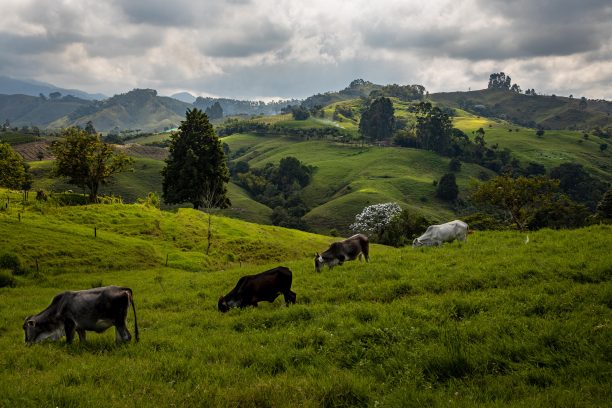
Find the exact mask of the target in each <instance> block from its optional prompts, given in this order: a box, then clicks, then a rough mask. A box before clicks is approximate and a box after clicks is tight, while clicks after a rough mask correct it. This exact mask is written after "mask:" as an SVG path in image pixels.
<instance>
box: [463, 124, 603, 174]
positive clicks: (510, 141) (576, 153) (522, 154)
mask: <svg viewBox="0 0 612 408" xmlns="http://www.w3.org/2000/svg"><path fill="white" fill-rule="evenodd" d="M453 124H454V126H455V127H457V128H459V129H461V130H463V131H464V132H465V133H466V134H468V135H469V136H470V137H473V135H472V132H473V131H475V130H477V129H478V128H483V129H484V131H485V140H486V142H487V144H488V145H489V146H491V145H494V144H498V145H499V147H500V148H508V149H510V150H511V151H512V155H513V156H514V157H516V158H518V159H519V160H520V161H521V163H522V164H523V165H526V164H527V163H529V162H536V163H540V164H543V165H544V166H545V167H546V168H547V169H551V168H553V167H556V166H558V165H560V164H562V163H568V162H571V163H579V164H582V165H583V166H584V167H585V168H587V169H588V170H589V171H590V172H592V173H594V174H596V175H598V176H599V177H600V178H602V179H603V180H612V155H610V153H609V152H605V153H602V152H601V151H600V150H599V145H600V144H601V143H603V142H604V140H603V139H600V138H598V137H595V136H590V137H589V138H588V139H587V140H585V139H584V138H583V134H584V132H578V131H572V130H546V131H545V132H544V136H542V137H541V138H540V137H537V136H536V134H535V132H536V131H535V130H534V129H530V128H523V127H520V126H517V125H514V124H512V123H509V122H506V121H502V120H493V119H489V118H485V117H478V116H473V115H471V114H469V113H464V114H462V115H461V116H458V117H455V118H454V121H453ZM508 129H512V131H511V132H510V131H508Z"/></svg>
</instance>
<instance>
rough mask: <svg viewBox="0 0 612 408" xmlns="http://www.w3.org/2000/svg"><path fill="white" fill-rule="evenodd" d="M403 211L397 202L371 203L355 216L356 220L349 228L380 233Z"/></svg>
mask: <svg viewBox="0 0 612 408" xmlns="http://www.w3.org/2000/svg"><path fill="white" fill-rule="evenodd" d="M401 212H402V209H401V208H400V206H399V205H398V204H397V203H383V204H374V205H369V206H367V207H365V208H364V209H363V210H362V211H361V212H360V213H359V214H357V215H356V216H355V222H354V223H353V224H351V225H350V226H349V228H350V229H351V230H353V231H355V232H363V233H365V234H368V235H379V234H380V233H381V232H382V231H383V229H384V228H385V227H386V226H387V224H389V223H390V222H391V221H392V220H393V219H394V218H395V217H396V216H398V215H399V214H400V213H401Z"/></svg>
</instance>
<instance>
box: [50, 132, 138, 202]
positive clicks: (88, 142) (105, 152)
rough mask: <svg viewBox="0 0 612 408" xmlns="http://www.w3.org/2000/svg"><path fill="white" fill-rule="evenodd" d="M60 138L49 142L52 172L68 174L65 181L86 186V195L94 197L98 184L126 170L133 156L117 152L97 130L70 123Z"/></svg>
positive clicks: (93, 200) (62, 175) (57, 174)
mask: <svg viewBox="0 0 612 408" xmlns="http://www.w3.org/2000/svg"><path fill="white" fill-rule="evenodd" d="M61 136H62V139H61V140H60V141H57V142H54V143H53V144H52V145H51V150H52V151H53V154H54V155H55V158H56V160H55V168H54V174H55V175H56V176H60V177H68V183H70V184H74V185H76V186H79V187H81V188H87V189H88V190H89V199H90V201H92V202H95V201H96V200H97V196H98V189H99V187H100V184H106V183H108V182H109V181H110V180H111V179H112V177H113V176H114V175H115V174H117V173H120V172H122V171H126V170H128V169H129V168H130V166H131V165H132V164H133V163H134V159H132V158H131V157H128V156H127V155H126V154H125V153H123V152H116V151H115V150H114V149H113V147H112V146H111V145H108V144H106V143H104V142H102V141H100V138H99V137H98V135H96V134H88V133H87V132H86V131H85V130H82V129H79V128H76V127H71V128H68V129H64V130H63V131H62V134H61Z"/></svg>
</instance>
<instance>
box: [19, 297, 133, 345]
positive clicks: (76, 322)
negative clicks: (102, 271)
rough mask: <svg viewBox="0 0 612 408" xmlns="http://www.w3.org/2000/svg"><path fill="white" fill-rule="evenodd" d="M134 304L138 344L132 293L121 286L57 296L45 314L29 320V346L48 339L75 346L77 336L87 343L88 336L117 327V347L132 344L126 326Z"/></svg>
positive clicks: (26, 339)
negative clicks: (64, 339)
mask: <svg viewBox="0 0 612 408" xmlns="http://www.w3.org/2000/svg"><path fill="white" fill-rule="evenodd" d="M130 304H131V305H132V311H133V312H134V336H135V339H136V341H138V321H137V319H136V307H135V306H134V296H133V294H132V289H130V288H125V287H119V286H105V287H101V288H94V289H87V290H79V291H67V292H62V293H60V294H58V295H56V296H55V297H54V298H53V300H52V301H51V304H50V305H49V306H48V307H47V308H46V309H45V310H43V311H42V312H40V313H38V314H36V315H33V316H28V317H26V319H25V321H24V323H23V330H24V332H25V342H26V344H27V345H31V344H34V343H38V342H40V341H43V340H45V339H51V340H59V339H60V338H61V337H62V336H64V335H65V336H66V342H67V343H68V344H70V343H72V339H73V338H74V332H75V330H76V332H77V333H78V335H79V340H80V341H81V343H82V342H85V341H86V338H85V332H86V331H95V332H97V333H102V332H103V331H105V330H106V329H108V328H109V327H111V326H115V338H116V341H117V343H121V342H124V341H130V340H131V338H132V336H131V335H130V332H129V331H128V328H127V325H126V317H127V314H128V309H129V306H130Z"/></svg>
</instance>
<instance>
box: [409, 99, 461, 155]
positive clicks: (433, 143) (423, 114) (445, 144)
mask: <svg viewBox="0 0 612 408" xmlns="http://www.w3.org/2000/svg"><path fill="white" fill-rule="evenodd" d="M416 113H417V124H416V137H417V143H418V145H419V147H420V148H421V149H425V150H431V151H434V152H436V153H438V154H447V153H448V152H449V150H450V142H451V137H452V135H453V124H452V121H451V118H450V116H449V115H448V114H447V113H445V112H444V111H442V110H441V109H440V108H438V107H437V106H435V107H434V106H432V105H431V103H429V102H421V103H419V104H418V105H417V108H416Z"/></svg>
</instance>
